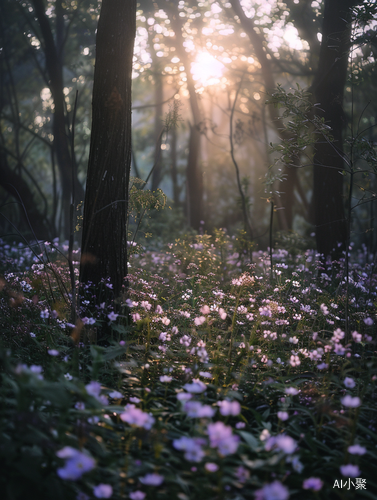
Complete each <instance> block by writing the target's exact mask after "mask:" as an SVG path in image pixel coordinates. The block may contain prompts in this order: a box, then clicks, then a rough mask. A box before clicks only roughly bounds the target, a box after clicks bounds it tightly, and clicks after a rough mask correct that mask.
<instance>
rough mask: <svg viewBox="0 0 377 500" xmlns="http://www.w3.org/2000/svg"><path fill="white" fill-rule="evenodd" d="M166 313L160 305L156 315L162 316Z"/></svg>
mask: <svg viewBox="0 0 377 500" xmlns="http://www.w3.org/2000/svg"><path fill="white" fill-rule="evenodd" d="M163 312H164V310H163V309H162V307H161V306H160V305H158V306H157V307H156V314H162V313H163Z"/></svg>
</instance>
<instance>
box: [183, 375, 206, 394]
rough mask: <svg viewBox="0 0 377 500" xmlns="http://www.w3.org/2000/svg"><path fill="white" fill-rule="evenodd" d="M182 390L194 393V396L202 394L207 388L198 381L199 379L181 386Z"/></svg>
mask: <svg viewBox="0 0 377 500" xmlns="http://www.w3.org/2000/svg"><path fill="white" fill-rule="evenodd" d="M183 388H184V389H185V390H186V391H187V392H191V393H194V394H200V393H202V392H204V391H205V390H206V389H207V386H206V384H205V383H204V382H202V381H201V380H199V379H193V381H192V383H191V384H185V385H184V386H183Z"/></svg>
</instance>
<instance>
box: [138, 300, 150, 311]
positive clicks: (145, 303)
mask: <svg viewBox="0 0 377 500" xmlns="http://www.w3.org/2000/svg"><path fill="white" fill-rule="evenodd" d="M140 305H141V307H142V308H143V309H145V310H146V311H150V310H151V307H152V304H150V303H149V302H148V301H147V300H142V301H141V302H140Z"/></svg>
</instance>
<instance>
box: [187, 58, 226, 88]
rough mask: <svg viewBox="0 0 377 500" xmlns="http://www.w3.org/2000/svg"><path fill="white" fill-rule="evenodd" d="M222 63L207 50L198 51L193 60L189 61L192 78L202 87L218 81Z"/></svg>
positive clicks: (221, 73) (222, 69) (222, 68)
mask: <svg viewBox="0 0 377 500" xmlns="http://www.w3.org/2000/svg"><path fill="white" fill-rule="evenodd" d="M224 67H225V66H224V65H223V63H221V62H220V61H218V60H217V59H216V58H215V57H213V56H211V54H209V53H208V52H200V53H199V54H198V55H197V56H196V58H195V62H193V63H191V74H192V77H193V79H194V80H195V81H196V82H198V83H199V84H201V85H202V86H203V87H208V85H216V84H218V83H220V79H221V77H222V75H223V71H224Z"/></svg>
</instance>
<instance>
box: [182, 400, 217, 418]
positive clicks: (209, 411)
mask: <svg viewBox="0 0 377 500" xmlns="http://www.w3.org/2000/svg"><path fill="white" fill-rule="evenodd" d="M183 409H184V411H185V412H186V413H187V416H188V417H191V418H212V417H213V415H214V414H215V410H214V409H213V408H211V407H210V406H209V405H202V403H200V402H199V401H187V402H186V403H185V405H184V407H183Z"/></svg>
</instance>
